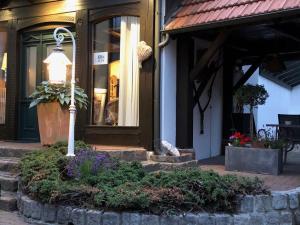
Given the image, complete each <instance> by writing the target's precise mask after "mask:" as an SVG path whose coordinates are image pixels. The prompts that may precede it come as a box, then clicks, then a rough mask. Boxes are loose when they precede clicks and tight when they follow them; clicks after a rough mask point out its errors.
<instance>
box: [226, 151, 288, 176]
mask: <svg viewBox="0 0 300 225" xmlns="http://www.w3.org/2000/svg"><path fill="white" fill-rule="evenodd" d="M282 168H283V164H282V151H281V150H280V149H266V148H245V147H234V146H227V147H226V151H225V169H226V170H228V171H239V172H253V173H260V174H272V175H278V174H280V173H281V172H282Z"/></svg>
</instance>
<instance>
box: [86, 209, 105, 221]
mask: <svg viewBox="0 0 300 225" xmlns="http://www.w3.org/2000/svg"><path fill="white" fill-rule="evenodd" d="M102 214H103V212H102V211H95V210H89V211H87V213H86V224H88V225H100V223H101V217H102Z"/></svg>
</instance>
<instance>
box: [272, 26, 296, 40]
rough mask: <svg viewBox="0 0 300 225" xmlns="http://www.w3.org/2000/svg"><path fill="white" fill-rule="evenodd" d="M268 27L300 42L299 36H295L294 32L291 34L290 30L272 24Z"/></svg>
mask: <svg viewBox="0 0 300 225" xmlns="http://www.w3.org/2000/svg"><path fill="white" fill-rule="evenodd" d="M268 28H270V29H271V30H273V31H274V32H276V33H278V34H280V35H282V36H284V37H287V38H289V39H290V40H293V41H296V42H300V37H297V36H296V35H295V34H292V33H291V31H290V30H287V29H285V28H283V27H274V26H268Z"/></svg>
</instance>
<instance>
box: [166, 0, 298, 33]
mask: <svg viewBox="0 0 300 225" xmlns="http://www.w3.org/2000/svg"><path fill="white" fill-rule="evenodd" d="M296 8H299V9H300V0H183V1H182V2H181V4H180V7H179V9H178V10H177V12H175V14H174V15H173V16H172V19H171V20H170V22H169V23H168V24H167V25H166V30H173V29H180V28H186V27H191V26H201V25H204V24H207V23H213V22H219V21H229V20H233V19H236V18H243V17H247V16H251V15H262V14H265V13H270V12H276V11H283V10H289V9H296Z"/></svg>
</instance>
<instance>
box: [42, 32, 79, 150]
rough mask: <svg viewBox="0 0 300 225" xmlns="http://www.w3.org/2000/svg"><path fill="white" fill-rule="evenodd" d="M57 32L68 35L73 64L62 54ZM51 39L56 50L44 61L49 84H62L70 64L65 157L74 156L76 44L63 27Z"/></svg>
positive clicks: (60, 35)
mask: <svg viewBox="0 0 300 225" xmlns="http://www.w3.org/2000/svg"><path fill="white" fill-rule="evenodd" d="M59 31H64V32H66V33H68V34H69V35H70V37H71V39H72V43H73V64H72V63H71V62H70V60H69V59H68V57H67V56H66V55H65V54H64V51H63V48H62V45H61V44H62V42H63V41H64V35H63V34H61V33H60V34H59V33H58V32H59ZM53 37H54V39H55V40H56V48H55V49H53V52H52V53H51V54H50V55H49V56H48V58H47V59H45V61H44V62H45V63H47V64H48V69H49V82H51V83H64V82H65V81H66V73H67V65H71V64H72V74H71V105H70V108H69V110H70V124H69V140H68V154H67V156H75V154H74V147H75V146H74V131H75V114H76V106H75V57H76V43H75V38H74V35H73V34H72V32H71V31H69V30H68V29H66V28H64V27H58V28H56V29H55V30H54V33H53Z"/></svg>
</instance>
